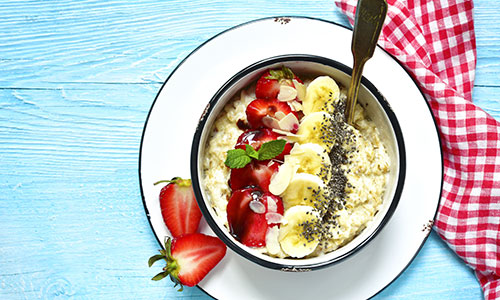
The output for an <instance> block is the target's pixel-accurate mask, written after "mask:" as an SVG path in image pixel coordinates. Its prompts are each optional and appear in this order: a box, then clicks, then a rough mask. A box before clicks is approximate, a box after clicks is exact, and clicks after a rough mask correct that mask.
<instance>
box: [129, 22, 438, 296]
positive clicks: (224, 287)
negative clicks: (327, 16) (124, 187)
mask: <svg viewBox="0 0 500 300" xmlns="http://www.w3.org/2000/svg"><path fill="white" fill-rule="evenodd" d="M350 41H351V31H350V30H349V29H346V28H344V27H342V26H340V25H337V24H334V23H331V22H327V21H323V20H318V19H310V18H300V17H291V18H288V17H280V18H267V19H262V20H257V21H254V22H250V23H246V24H243V25H240V26H237V27H235V28H232V29H230V30H227V31H225V32H223V33H221V34H219V35H217V36H215V37H214V38H212V39H210V40H209V41H207V42H206V43H204V44H203V45H202V46H200V47H199V48H198V49H196V50H195V51H194V52H193V53H191V54H190V55H189V56H188V57H187V58H186V59H185V60H184V61H183V62H182V63H181V64H180V65H179V66H178V67H177V69H176V70H175V71H174V72H173V73H172V74H171V75H170V77H169V78H168V79H167V81H166V82H165V84H164V85H163V87H162V88H161V90H160V92H159V93H158V96H157V98H156V100H155V102H154V104H153V106H152V108H151V111H150V114H149V116H148V120H147V122H146V126H145V128H144V133H143V138H142V144H141V153H140V158H139V175H140V180H141V192H142V195H143V201H144V205H145V208H146V212H147V214H148V217H149V220H150V222H151V226H152V228H153V231H154V232H155V234H156V237H157V238H158V240H159V241H163V240H164V237H165V236H167V235H168V231H167V229H166V227H165V225H164V224H163V220H162V217H161V213H160V207H159V203H158V194H159V190H160V188H161V187H156V186H153V183H154V182H156V181H158V180H161V179H171V178H172V177H175V176H181V177H184V178H189V176H190V174H189V163H190V150H191V143H192V137H193V134H194V131H195V128H196V125H197V122H198V119H199V117H200V116H201V114H202V112H203V110H204V108H205V106H206V104H207V103H208V102H209V101H210V99H211V98H212V96H213V95H214V94H215V93H216V92H217V90H218V89H219V88H220V87H221V86H222V85H223V84H224V83H225V82H226V81H227V80H228V79H229V78H231V77H232V76H233V75H234V74H235V73H236V72H237V71H239V70H241V69H243V68H245V67H247V66H249V65H251V64H252V63H254V62H257V61H260V60H262V59H264V58H268V57H271V56H277V55H283V54H312V55H318V56H323V57H327V58H330V59H333V60H337V61H339V62H341V63H343V64H345V65H348V66H352V56H351V52H350ZM363 75H364V76H365V77H366V78H367V79H368V80H370V81H371V83H373V84H374V85H375V86H376V87H377V88H378V89H379V91H380V92H381V94H382V95H384V96H385V97H386V99H387V101H388V102H389V104H390V105H391V107H392V109H393V111H394V112H395V114H396V116H397V117H398V121H399V123H400V126H401V130H402V132H403V137H404V140H405V147H406V160H407V161H406V164H407V166H406V180H405V186H404V188H403V192H402V195H401V199H400V202H399V205H398V207H397V209H396V211H395V213H394V215H393V217H392V218H391V220H390V221H389V223H388V224H387V225H386V227H385V228H384V229H383V230H382V232H380V234H379V235H378V236H377V237H376V238H375V239H374V240H373V241H371V242H370V243H369V244H368V245H367V246H366V247H364V248H363V249H362V250H360V251H359V252H357V253H356V254H355V255H354V256H353V257H351V258H348V259H346V260H344V261H342V262H340V263H338V264H335V265H333V266H331V267H329V268H326V269H322V270H317V271H313V272H308V273H285V272H280V271H275V270H270V269H266V268H264V267H261V266H258V265H256V264H253V263H251V262H249V261H248V260H246V259H244V258H241V257H239V256H238V255H236V254H235V253H234V252H232V251H231V250H228V252H227V255H226V257H225V258H224V259H223V261H222V262H221V263H220V264H219V265H217V266H216V268H215V269H214V270H212V272H211V273H210V274H209V275H208V276H207V277H206V278H205V279H204V280H203V281H202V282H201V283H200V284H199V287H200V288H202V289H203V290H205V291H206V292H207V293H208V294H209V295H211V296H213V297H215V298H217V299H300V298H305V299H332V298H335V299H366V298H369V297H372V296H373V295H375V294H377V293H378V292H379V291H381V290H382V289H384V288H385V287H386V286H387V285H389V284H390V283H391V282H392V281H393V280H394V279H396V278H397V277H398V276H399V274H401V272H403V270H404V269H405V268H406V267H407V266H408V265H409V263H410V262H411V261H412V259H413V258H414V257H415V256H416V254H417V252H418V251H419V250H420V248H421V247H422V245H423V243H424V241H425V240H426V238H427V236H428V235H429V233H430V230H431V227H432V223H433V220H434V217H435V215H436V211H437V208H438V204H439V199H440V194H441V187H442V175H443V174H442V172H443V167H442V154H441V148H440V142H439V137H438V133H437V130H436V125H435V123H434V119H433V117H432V114H431V112H430V109H429V107H428V105H427V102H426V101H425V98H424V97H423V95H422V93H421V92H420V90H419V89H418V87H417V86H416V84H415V82H414V81H413V80H412V79H411V77H410V76H409V75H408V73H406V71H405V70H404V69H403V68H402V67H401V66H400V65H399V64H398V62H396V61H395V60H394V59H393V58H392V57H391V56H390V55H388V54H387V53H386V52H384V51H383V50H381V49H380V48H377V49H376V51H375V55H374V56H373V58H372V59H371V60H370V61H369V62H368V63H367V64H366V66H365V69H364V72H363ZM201 228H202V231H203V232H205V233H208V234H211V235H214V233H213V232H211V230H210V229H209V228H208V226H207V225H206V223H202V225H201Z"/></svg>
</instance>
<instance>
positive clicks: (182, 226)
mask: <svg viewBox="0 0 500 300" xmlns="http://www.w3.org/2000/svg"><path fill="white" fill-rule="evenodd" d="M162 182H168V184H167V185H166V186H164V187H163V188H162V189H161V191H160V208H161V214H162V217H163V221H164V222H165V225H167V228H168V230H169V231H170V233H171V234H172V236H173V237H178V236H181V235H183V234H187V233H194V232H196V230H197V229H198V225H199V224H200V219H201V211H200V208H199V207H198V203H196V198H195V197H194V192H193V187H192V186H191V179H182V178H179V177H175V178H173V179H172V180H162V181H158V182H157V183H155V185H156V184H158V183H162Z"/></svg>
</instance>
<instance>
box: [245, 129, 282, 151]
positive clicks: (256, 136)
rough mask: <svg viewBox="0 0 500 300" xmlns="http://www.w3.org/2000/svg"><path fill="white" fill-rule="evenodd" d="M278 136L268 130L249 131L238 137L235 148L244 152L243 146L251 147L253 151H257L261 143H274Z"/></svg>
mask: <svg viewBox="0 0 500 300" xmlns="http://www.w3.org/2000/svg"><path fill="white" fill-rule="evenodd" d="M280 136H281V135H280V134H277V133H276V132H274V131H272V129H269V128H262V129H249V130H246V131H245V132H243V133H242V134H241V135H240V136H239V137H238V140H237V141H236V146H235V148H240V149H243V150H245V145H251V146H252V147H253V148H254V149H255V150H259V148H260V146H261V145H262V144H263V143H265V142H269V141H274V140H276V139H278V138H279V137H280Z"/></svg>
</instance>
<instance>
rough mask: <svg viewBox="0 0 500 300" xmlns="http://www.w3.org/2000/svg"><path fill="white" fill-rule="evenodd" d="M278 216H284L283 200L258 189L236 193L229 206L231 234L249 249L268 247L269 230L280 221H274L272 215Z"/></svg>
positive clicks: (251, 188) (246, 189) (248, 189)
mask: <svg viewBox="0 0 500 300" xmlns="http://www.w3.org/2000/svg"><path fill="white" fill-rule="evenodd" d="M271 201H272V202H273V203H272V204H271ZM268 213H271V214H268ZM276 214H279V215H283V201H282V200H281V198H280V197H278V196H275V195H273V194H271V193H268V192H263V191H262V190H260V189H259V188H257V187H250V188H245V189H240V190H236V191H234V192H233V194H232V195H231V198H230V199H229V202H228V204H227V220H228V224H229V230H230V232H231V234H232V235H233V236H234V237H235V238H236V239H237V240H239V241H240V242H241V243H243V244H244V245H246V246H249V247H263V246H265V245H266V233H267V230H268V228H269V227H271V226H276V225H277V223H279V220H273V219H272V218H273V216H272V215H274V216H276Z"/></svg>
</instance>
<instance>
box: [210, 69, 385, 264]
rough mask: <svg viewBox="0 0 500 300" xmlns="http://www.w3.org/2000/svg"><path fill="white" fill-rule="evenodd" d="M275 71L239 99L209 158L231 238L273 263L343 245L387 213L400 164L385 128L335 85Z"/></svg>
mask: <svg viewBox="0 0 500 300" xmlns="http://www.w3.org/2000/svg"><path fill="white" fill-rule="evenodd" d="M301 77H303V81H302V80H301V79H300V78H299V77H297V76H296V75H295V74H293V72H292V71H291V70H290V69H288V68H285V67H283V68H282V69H276V70H268V71H266V72H265V73H264V74H263V75H262V76H261V77H260V79H259V80H258V81H257V83H256V84H254V85H252V86H250V87H247V88H245V89H243V90H241V92H240V93H239V94H238V95H237V96H235V97H234V98H233V99H232V100H231V101H229V102H228V103H227V104H226V105H225V107H224V109H223V110H222V111H221V113H220V114H219V116H218V117H217V119H216V121H215V122H214V124H213V127H212V128H211V132H210V135H209V138H208V142H207V144H206V145H205V150H204V157H203V159H202V170H203V173H202V182H203V186H204V189H205V192H206V195H207V197H208V202H209V203H210V205H211V206H212V208H213V209H214V211H215V213H216V215H217V217H218V218H219V220H220V221H221V222H222V223H224V224H225V226H226V228H227V229H228V230H229V232H230V233H231V234H232V235H233V236H234V237H235V238H236V239H237V240H238V241H240V242H241V243H243V244H244V245H246V246H249V247H252V248H255V249H258V250H259V251H261V252H262V253H265V254H267V255H270V256H273V257H280V258H285V257H290V258H304V257H313V256H318V255H321V254H324V253H328V252H331V251H334V250H335V249H337V248H339V247H342V246H343V245H345V244H347V243H348V242H349V241H351V240H352V239H353V238H354V237H356V236H357V235H358V234H359V233H360V232H362V230H363V229H364V228H366V227H367V226H368V225H369V224H370V222H371V221H372V220H373V217H374V216H375V214H376V213H377V212H378V210H379V208H380V206H381V204H382V199H383V195H384V192H385V188H386V181H387V174H388V173H389V167H390V160H389V156H388V154H387V151H386V149H385V146H384V145H383V143H382V142H381V139H380V135H379V132H378V130H377V128H376V127H375V124H374V123H373V122H372V121H371V120H369V119H368V118H367V117H366V115H365V111H364V108H363V107H362V106H360V105H357V107H356V110H355V118H354V123H353V126H351V125H348V124H346V123H345V121H344V105H345V100H346V99H345V98H346V96H345V92H344V91H343V90H342V89H340V88H339V87H338V85H337V83H336V82H335V80H333V79H332V78H330V77H328V76H318V77H316V78H309V77H308V76H301Z"/></svg>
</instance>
